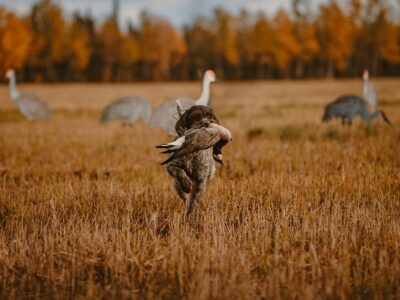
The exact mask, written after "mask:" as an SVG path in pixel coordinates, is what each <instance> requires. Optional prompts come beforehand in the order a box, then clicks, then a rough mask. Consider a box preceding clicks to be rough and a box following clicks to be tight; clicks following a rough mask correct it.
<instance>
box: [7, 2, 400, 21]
mask: <svg viewBox="0 0 400 300" xmlns="http://www.w3.org/2000/svg"><path fill="white" fill-rule="evenodd" d="M38 1H39V0H0V5H5V6H6V8H7V9H11V10H14V11H16V12H18V13H20V14H23V13H26V12H27V11H29V9H30V8H31V6H32V5H33V4H34V3H37V2H38ZM53 1H55V2H58V3H59V4H61V6H62V7H63V9H64V10H65V11H66V12H67V13H68V14H72V13H73V12H75V11H79V12H81V13H87V12H90V13H91V14H92V15H93V16H94V17H95V18H96V19H100V20H103V19H106V18H107V17H108V16H109V15H110V14H111V7H112V0H53ZM343 1H346V0H341V2H343ZM395 1H396V0H389V2H391V3H392V4H394V3H395ZM310 2H311V7H312V9H314V10H316V9H317V8H318V6H319V4H321V3H324V2H328V0H310ZM290 3H291V0H120V22H121V24H120V25H122V26H124V25H125V24H126V23H127V21H128V20H130V21H131V22H133V23H134V24H136V23H137V20H138V16H139V14H140V12H141V11H142V10H144V9H146V10H147V11H149V12H150V13H151V14H154V15H157V16H162V17H166V18H168V19H169V20H170V21H171V22H173V23H174V24H175V25H176V26H178V27H181V26H183V25H184V24H189V23H191V21H192V20H193V19H194V17H196V16H197V15H209V14H210V13H211V12H212V10H213V8H215V7H223V8H224V9H227V10H228V11H230V12H232V13H237V12H239V10H240V9H241V8H243V7H244V8H246V9H247V10H249V11H250V12H256V11H263V12H265V13H266V14H267V15H271V14H273V13H275V12H276V11H277V10H278V9H279V8H289V7H290Z"/></svg>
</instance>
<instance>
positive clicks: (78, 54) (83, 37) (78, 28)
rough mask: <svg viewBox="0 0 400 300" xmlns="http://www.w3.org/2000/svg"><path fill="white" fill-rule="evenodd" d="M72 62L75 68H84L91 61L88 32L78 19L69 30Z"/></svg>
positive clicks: (72, 66)
mask: <svg viewBox="0 0 400 300" xmlns="http://www.w3.org/2000/svg"><path fill="white" fill-rule="evenodd" d="M68 40H69V47H70V64H71V68H72V69H74V70H84V69H85V68H86V66H87V65H88V63H89V59H90V54H91V48H90V44H89V37H88V34H87V32H86V30H85V28H83V26H82V25H81V24H79V22H77V20H75V21H74V22H73V23H72V26H71V28H70V30H69V36H68Z"/></svg>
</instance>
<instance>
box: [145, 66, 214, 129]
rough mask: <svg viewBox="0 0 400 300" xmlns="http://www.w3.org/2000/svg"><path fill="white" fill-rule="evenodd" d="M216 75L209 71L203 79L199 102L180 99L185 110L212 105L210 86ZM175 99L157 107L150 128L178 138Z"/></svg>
mask: <svg viewBox="0 0 400 300" xmlns="http://www.w3.org/2000/svg"><path fill="white" fill-rule="evenodd" d="M215 80H216V78H215V73H214V72H213V71H211V70H207V71H206V72H205V73H204V77H203V86H202V92H201V96H200V98H199V99H198V100H197V101H194V100H192V99H190V98H187V97H179V98H177V99H179V100H180V102H181V104H182V106H183V108H184V109H189V108H190V107H192V106H193V105H205V106H209V105H210V93H211V92H210V84H211V83H212V82H215ZM177 99H173V100H170V101H168V102H165V103H163V104H161V105H160V106H159V107H157V108H156V109H155V110H154V111H153V114H152V116H151V121H150V127H151V128H160V129H162V130H164V131H165V132H167V133H168V134H169V135H171V136H176V132H175V124H176V121H177V120H178V117H177V111H176V102H175V100H177Z"/></svg>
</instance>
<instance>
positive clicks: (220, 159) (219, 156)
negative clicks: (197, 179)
mask: <svg viewBox="0 0 400 300" xmlns="http://www.w3.org/2000/svg"><path fill="white" fill-rule="evenodd" d="M213 156H214V160H215V161H216V162H217V163H220V164H221V165H222V166H224V160H223V159H222V154H214V155H213Z"/></svg>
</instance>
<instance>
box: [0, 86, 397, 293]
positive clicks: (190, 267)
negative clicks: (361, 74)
mask: <svg viewBox="0 0 400 300" xmlns="http://www.w3.org/2000/svg"><path fill="white" fill-rule="evenodd" d="M377 85H378V88H379V94H380V98H381V101H382V103H383V108H384V109H385V111H386V113H387V114H388V116H389V117H390V118H391V120H392V122H393V123H394V124H395V126H392V127H391V126H386V125H385V124H382V123H380V122H375V123H374V124H372V125H370V126H365V125H364V124H361V123H360V122H358V123H356V124H354V126H353V127H352V128H348V127H346V128H344V127H342V126H341V125H340V124H338V123H333V124H322V123H321V122H320V119H321V115H322V110H323V105H324V104H325V103H326V102H328V101H330V100H332V99H333V98H334V97H335V96H337V95H339V94H341V93H345V92H354V93H359V92H360V91H361V83H360V81H306V82H296V83H293V82H288V81H283V82H265V83H262V82H252V83H220V84H217V85H215V86H214V104H215V110H216V113H217V115H218V116H219V117H220V119H221V121H222V123H223V124H224V125H225V126H226V127H228V128H229V129H231V131H232V133H233V137H234V139H233V142H232V143H231V144H229V145H228V146H227V147H226V148H224V157H225V161H226V162H227V166H226V167H225V168H219V169H218V171H217V174H216V177H215V179H213V180H212V181H211V182H210V184H209V185H208V190H207V193H206V195H205V197H204V198H203V200H202V203H201V204H200V205H199V206H198V207H197V210H196V211H195V214H194V216H193V218H192V219H190V220H185V218H184V205H183V203H182V202H181V200H179V199H178V198H177V196H176V194H175V192H174V190H173V188H172V184H171V179H170V178H169V177H168V175H167V174H166V171H165V170H164V168H162V167H161V166H159V165H158V163H159V162H161V161H162V159H163V157H162V156H161V155H159V154H158V153H157V151H156V150H155V149H154V148H153V146H154V145H155V144H157V143H160V142H164V141H167V140H168V139H167V138H166V137H165V136H164V135H163V134H162V133H161V132H157V131H151V130H150V129H148V128H147V126H146V125H145V124H143V123H139V124H136V125H135V126H134V127H132V128H129V127H128V128H127V127H122V126H120V125H119V124H110V125H107V126H102V125H100V124H98V122H97V118H98V116H99V113H100V109H101V108H102V107H103V106H104V105H105V104H106V103H108V102H109V101H110V100H111V99H113V98H116V97H118V96H123V95H129V94H138V95H143V96H145V97H147V98H148V99H149V100H150V101H151V103H152V105H153V106H156V105H157V104H159V103H161V102H163V101H165V100H167V99H168V98H170V97H173V96H177V95H188V96H192V97H195V96H196V95H197V94H198V86H197V85H196V84H191V83H183V84H173V83H164V84H134V85H54V86H23V87H22V89H23V90H25V89H26V90H30V91H34V92H35V93H37V94H38V95H39V96H41V97H42V98H43V99H46V100H47V101H48V103H49V104H50V106H51V107H52V108H53V109H54V110H55V115H54V118H53V120H52V121H51V122H39V123H34V124H29V123H27V122H26V121H25V120H23V119H22V118H21V117H20V116H19V114H18V113H17V112H16V110H15V107H14V105H13V103H11V102H10V101H9V100H8V99H7V96H6V87H5V86H2V87H0V298H4V297H7V298H22V297H24V298H43V297H53V298H73V297H74V298H75V297H78V298H99V297H103V298H110V297H113V298H139V299H142V298H149V299H151V298H163V299H165V298H186V299H209V298H212V299H230V298H236V299H242V298H247V299H255V298H264V299H265V298H269V299H276V298H301V299H313V298H378V299H382V298H397V299H399V297H400V218H399V217H400V178H399V176H400V175H399V174H400V154H399V150H400V133H399V129H398V128H399V124H400V90H399V88H398V87H399V86H400V80H399V79H391V80H378V81H377Z"/></svg>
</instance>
